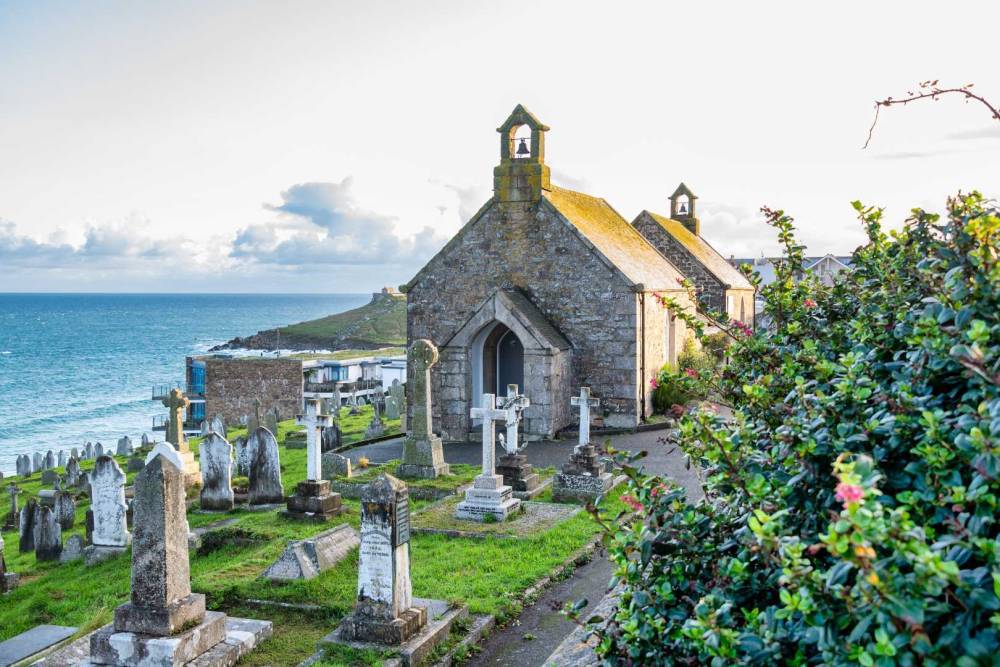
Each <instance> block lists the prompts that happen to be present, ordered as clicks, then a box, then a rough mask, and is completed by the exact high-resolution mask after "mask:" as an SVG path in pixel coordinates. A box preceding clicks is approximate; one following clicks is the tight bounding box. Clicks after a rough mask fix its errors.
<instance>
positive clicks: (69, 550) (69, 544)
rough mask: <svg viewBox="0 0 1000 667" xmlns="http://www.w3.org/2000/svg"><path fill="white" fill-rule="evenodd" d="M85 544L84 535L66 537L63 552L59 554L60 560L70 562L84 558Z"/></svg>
mask: <svg viewBox="0 0 1000 667" xmlns="http://www.w3.org/2000/svg"><path fill="white" fill-rule="evenodd" d="M85 546H86V544H85V543H84V541H83V535H70V536H69V537H67V538H66V543H65V544H63V549H62V553H61V554H60V555H59V562H60V563H69V562H70V561H74V560H80V559H81V558H83V550H84V547H85Z"/></svg>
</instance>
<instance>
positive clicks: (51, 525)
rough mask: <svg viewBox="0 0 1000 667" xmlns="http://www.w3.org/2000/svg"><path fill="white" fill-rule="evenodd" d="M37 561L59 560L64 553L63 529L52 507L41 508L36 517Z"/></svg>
mask: <svg viewBox="0 0 1000 667" xmlns="http://www.w3.org/2000/svg"><path fill="white" fill-rule="evenodd" d="M34 529H35V559H36V560H40V561H47V560H59V554H61V553H62V527H61V526H60V525H59V519H58V517H57V516H56V513H55V512H54V511H53V510H52V508H50V507H44V506H41V507H39V508H38V512H37V514H36V515H35V526H34Z"/></svg>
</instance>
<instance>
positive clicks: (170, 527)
mask: <svg viewBox="0 0 1000 667" xmlns="http://www.w3.org/2000/svg"><path fill="white" fill-rule="evenodd" d="M184 467H185V464H184V462H183V461H182V459H181V457H180V456H178V453H177V452H176V451H175V450H174V449H173V447H172V446H171V445H167V444H165V443H164V444H162V445H160V446H158V447H157V448H156V449H154V450H153V452H152V453H151V458H150V460H149V461H147V463H146V467H145V468H143V471H142V472H140V473H139V474H138V475H137V476H136V479H135V499H136V503H135V513H136V517H135V526H136V530H135V540H134V542H133V546H132V600H131V602H128V603H126V604H123V605H121V606H120V607H118V608H117V609H115V620H114V623H113V624H112V625H108V626H105V627H103V628H101V629H100V630H98V631H96V632H95V633H94V634H93V635H91V637H90V660H91V662H92V663H96V664H105V665H146V664H149V665H188V664H194V665H206V666H209V665H212V666H215V665H232V664H235V663H236V661H237V659H238V658H239V656H240V655H242V654H243V653H245V652H246V651H247V650H248V649H250V648H253V646H254V645H255V644H256V643H257V642H258V641H259V640H260V639H262V638H264V637H266V636H268V635H270V632H271V624H270V623H269V622H267V621H243V619H233V620H234V621H243V622H241V623H238V624H237V625H239V626H240V629H241V630H245V632H236V633H229V632H227V622H226V615H225V614H224V613H221V612H212V611H205V596H204V595H202V594H199V593H192V592H191V571H190V564H189V561H188V527H187V519H186V515H185V505H184V497H185V488H186V486H187V483H186V480H185V477H186V475H185V472H184Z"/></svg>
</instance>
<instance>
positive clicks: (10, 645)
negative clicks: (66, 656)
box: [0, 625, 76, 665]
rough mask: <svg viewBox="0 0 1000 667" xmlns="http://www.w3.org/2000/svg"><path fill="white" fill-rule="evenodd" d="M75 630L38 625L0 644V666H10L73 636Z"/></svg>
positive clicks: (62, 626)
mask: <svg viewBox="0 0 1000 667" xmlns="http://www.w3.org/2000/svg"><path fill="white" fill-rule="evenodd" d="M74 632H76V628H71V627H68V626H65V625H38V626H35V627H33V628H32V629H30V630H28V631H27V632H22V633H21V634H19V635H17V636H16V637H11V638H10V639H8V640H7V641H5V642H0V665H12V664H14V663H15V662H20V661H21V660H24V659H25V658H28V657H30V656H33V655H35V654H36V653H38V652H39V651H44V650H45V649H47V648H49V647H50V646H53V645H55V644H58V643H59V642H61V641H63V640H65V639H66V638H68V637H70V636H72V635H73V633H74Z"/></svg>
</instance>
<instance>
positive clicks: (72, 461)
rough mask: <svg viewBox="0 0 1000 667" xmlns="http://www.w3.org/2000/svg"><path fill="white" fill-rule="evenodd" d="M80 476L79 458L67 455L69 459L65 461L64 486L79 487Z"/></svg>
mask: <svg viewBox="0 0 1000 667" xmlns="http://www.w3.org/2000/svg"><path fill="white" fill-rule="evenodd" d="M82 476H83V475H82V472H81V470H80V460H79V459H77V458H76V457H75V456H71V457H69V461H67V462H66V486H68V487H71V488H77V487H79V486H80V479H81V478H82Z"/></svg>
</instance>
